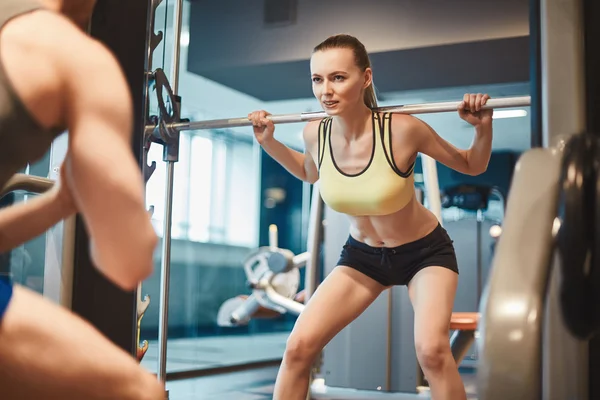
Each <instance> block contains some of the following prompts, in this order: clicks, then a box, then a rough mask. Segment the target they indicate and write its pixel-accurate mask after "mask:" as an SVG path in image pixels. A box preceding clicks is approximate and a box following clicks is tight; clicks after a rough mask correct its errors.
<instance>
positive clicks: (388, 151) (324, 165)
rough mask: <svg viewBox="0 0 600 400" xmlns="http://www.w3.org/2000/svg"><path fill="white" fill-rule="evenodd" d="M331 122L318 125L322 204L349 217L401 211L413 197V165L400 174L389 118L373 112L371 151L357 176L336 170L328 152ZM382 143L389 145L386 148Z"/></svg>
mask: <svg viewBox="0 0 600 400" xmlns="http://www.w3.org/2000/svg"><path fill="white" fill-rule="evenodd" d="M331 121H332V119H331V118H330V117H328V118H324V119H323V120H322V121H321V123H320V125H319V145H318V153H319V155H318V163H319V187H320V191H321V197H322V198H323V201H324V202H325V204H327V205H328V206H329V207H331V208H332V209H333V210H335V211H337V212H340V213H344V214H348V215H351V216H376V215H388V214H392V213H395V212H396V211H399V210H400V209H402V208H404V206H406V205H407V204H408V202H409V201H410V199H411V198H412V197H413V195H414V177H413V170H414V167H415V163H414V162H413V163H412V165H411V166H410V168H409V169H408V171H406V172H402V171H400V170H399V169H398V167H397V166H396V164H395V163H394V159H393V156H392V135H391V133H392V127H391V121H392V117H391V114H390V113H385V114H383V116H382V117H381V118H380V117H379V114H378V113H373V116H372V122H373V152H372V153H371V159H370V161H369V163H368V164H367V166H366V167H365V169H364V170H363V171H362V172H359V173H358V174H347V173H345V172H343V171H342V170H340V168H339V167H338V166H337V164H336V162H335V159H334V157H333V150H332V149H331ZM386 143H389V145H388V147H387V148H386Z"/></svg>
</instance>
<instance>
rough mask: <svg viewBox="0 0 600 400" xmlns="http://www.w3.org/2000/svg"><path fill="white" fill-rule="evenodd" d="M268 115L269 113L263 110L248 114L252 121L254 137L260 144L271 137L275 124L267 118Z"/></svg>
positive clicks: (266, 141)
mask: <svg viewBox="0 0 600 400" xmlns="http://www.w3.org/2000/svg"><path fill="white" fill-rule="evenodd" d="M269 115H271V114H269V113H268V112H266V111H264V110H260V111H254V112H251V113H250V114H248V119H249V120H250V121H251V122H252V128H253V129H254V137H255V138H256V140H257V141H258V143H259V144H260V145H261V146H262V145H263V144H265V143H268V142H269V141H271V140H272V139H273V132H274V131H275V124H273V121H271V120H270V119H268V118H267V116H269Z"/></svg>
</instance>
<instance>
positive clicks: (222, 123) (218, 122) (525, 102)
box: [152, 86, 531, 131]
mask: <svg viewBox="0 0 600 400" xmlns="http://www.w3.org/2000/svg"><path fill="white" fill-rule="evenodd" d="M174 87H175V86H174ZM530 103H531V98H530V97H529V96H522V97H505V98H499V99H490V100H488V102H487V104H486V105H485V106H484V107H483V109H496V108H512V107H525V106H529V104H530ZM459 104H460V102H459V101H450V102H443V103H423V104H410V105H400V106H390V107H380V108H376V109H375V111H378V112H393V113H401V114H432V113H442V112H453V111H456V110H457V109H458V105H459ZM325 117H327V114H326V113H325V112H324V111H320V112H311V113H301V114H282V115H271V116H269V117H268V118H269V119H270V120H272V121H273V122H274V123H276V124H291V123H296V122H306V121H311V120H314V119H322V118H325ZM251 125H252V123H251V122H250V121H249V120H248V118H246V117H242V118H227V119H213V120H207V121H196V122H179V123H174V124H172V125H171V126H170V128H173V129H177V130H179V131H188V130H201V129H218V128H235V127H241V126H251ZM152 129H154V127H152Z"/></svg>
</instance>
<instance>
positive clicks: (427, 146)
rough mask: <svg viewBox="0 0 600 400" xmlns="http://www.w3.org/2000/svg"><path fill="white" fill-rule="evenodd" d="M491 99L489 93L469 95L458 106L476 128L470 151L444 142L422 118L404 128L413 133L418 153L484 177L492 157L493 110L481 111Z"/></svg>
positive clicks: (463, 115)
mask: <svg viewBox="0 0 600 400" xmlns="http://www.w3.org/2000/svg"><path fill="white" fill-rule="evenodd" d="M489 98H490V97H489V96H488V95H487V94H485V95H483V94H465V96H464V99H463V101H462V102H461V103H460V105H459V107H458V114H459V116H460V117H461V118H462V119H463V120H465V121H467V122H468V123H469V124H471V125H473V127H474V128H475V137H474V138H473V142H472V143H471V147H470V148H469V149H467V150H463V149H459V148H457V147H455V146H453V145H452V144H451V143H449V142H447V141H446V140H444V139H442V138H441V137H440V136H439V135H438V134H437V132H436V131H435V130H434V129H433V128H431V127H430V126H429V125H428V124H426V123H425V122H423V121H421V120H419V119H416V118H412V119H411V122H409V123H408V126H405V127H404V129H408V130H409V131H410V137H411V141H413V143H414V144H415V146H416V151H418V152H420V153H423V154H426V155H428V156H430V157H431V158H433V159H435V160H437V161H439V162H440V163H442V164H444V165H446V166H447V167H449V168H452V169H454V170H456V171H458V172H460V173H463V174H466V175H479V174H482V173H483V172H485V171H486V169H487V166H488V163H489V161H490V156H491V154H492V113H493V111H492V110H482V109H481V108H482V107H483V106H484V105H485V104H486V102H487V101H488V99H489ZM401 123H402V122H401ZM404 123H406V122H404Z"/></svg>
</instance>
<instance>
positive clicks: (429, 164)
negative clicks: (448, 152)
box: [421, 154, 444, 225]
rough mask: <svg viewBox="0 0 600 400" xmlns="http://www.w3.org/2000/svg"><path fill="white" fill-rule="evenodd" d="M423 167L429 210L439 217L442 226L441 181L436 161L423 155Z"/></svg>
mask: <svg viewBox="0 0 600 400" xmlns="http://www.w3.org/2000/svg"><path fill="white" fill-rule="evenodd" d="M421 165H422V166H423V183H424V184H425V196H426V197H427V203H428V205H429V210H430V211H431V212H432V213H433V214H434V215H435V216H436V217H437V219H438V221H439V222H440V225H443V224H444V222H443V221H442V200H441V194H440V181H439V179H438V173H437V163H436V161H435V160H434V159H433V158H431V157H429V156H428V155H426V154H421Z"/></svg>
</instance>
